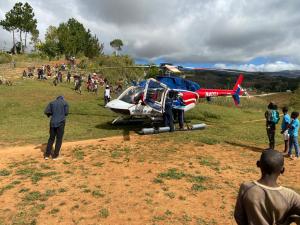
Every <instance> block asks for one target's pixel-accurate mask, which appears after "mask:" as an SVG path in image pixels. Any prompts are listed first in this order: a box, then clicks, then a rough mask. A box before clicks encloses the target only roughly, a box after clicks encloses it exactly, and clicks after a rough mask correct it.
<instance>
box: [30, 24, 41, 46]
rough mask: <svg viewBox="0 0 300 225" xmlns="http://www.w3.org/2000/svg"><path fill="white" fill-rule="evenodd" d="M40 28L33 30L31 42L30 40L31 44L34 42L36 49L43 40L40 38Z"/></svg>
mask: <svg viewBox="0 0 300 225" xmlns="http://www.w3.org/2000/svg"><path fill="white" fill-rule="evenodd" d="M39 33H40V32H39V30H37V29H36V30H33V31H32V32H31V42H30V44H32V45H33V47H34V50H36V49H37V46H38V45H39V43H40V42H41V40H40V39H39Z"/></svg>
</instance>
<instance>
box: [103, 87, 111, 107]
mask: <svg viewBox="0 0 300 225" xmlns="http://www.w3.org/2000/svg"><path fill="white" fill-rule="evenodd" d="M110 97H111V96H110V88H109V85H106V87H105V90H104V105H106V104H107V103H108V102H110Z"/></svg>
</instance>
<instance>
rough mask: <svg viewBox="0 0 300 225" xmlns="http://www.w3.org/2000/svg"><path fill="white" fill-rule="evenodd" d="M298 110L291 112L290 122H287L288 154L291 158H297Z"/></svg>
mask: <svg viewBox="0 0 300 225" xmlns="http://www.w3.org/2000/svg"><path fill="white" fill-rule="evenodd" d="M298 117H299V112H292V114H291V123H290V124H289V126H288V127H289V136H290V139H289V152H288V155H289V157H290V158H291V159H299V156H300V155H299V154H300V153H299V144H298V132H299V120H298ZM293 147H294V148H295V155H296V157H295V158H294V157H293V155H292V150H293Z"/></svg>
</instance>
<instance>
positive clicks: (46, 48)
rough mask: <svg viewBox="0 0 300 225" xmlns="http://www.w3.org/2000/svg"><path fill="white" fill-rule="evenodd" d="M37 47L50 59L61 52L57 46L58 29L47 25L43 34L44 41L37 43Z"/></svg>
mask: <svg viewBox="0 0 300 225" xmlns="http://www.w3.org/2000/svg"><path fill="white" fill-rule="evenodd" d="M38 49H39V50H40V51H41V52H43V53H45V54H46V55H47V56H48V57H49V59H50V60H51V59H52V58H54V57H56V56H57V55H59V54H60V53H61V51H60V48H59V39H58V29H57V28H56V27H55V26H49V27H48V29H47V31H46V35H45V43H42V44H41V45H39V46H38Z"/></svg>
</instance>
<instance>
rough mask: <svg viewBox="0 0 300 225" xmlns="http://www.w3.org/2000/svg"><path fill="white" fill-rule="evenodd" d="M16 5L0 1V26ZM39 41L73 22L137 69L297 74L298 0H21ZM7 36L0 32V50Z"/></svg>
mask: <svg viewBox="0 0 300 225" xmlns="http://www.w3.org/2000/svg"><path fill="white" fill-rule="evenodd" d="M16 2H19V1H16V0H0V19H3V18H4V15H5V12H7V11H9V10H10V9H11V8H12V7H13V5H14V4H15V3H16ZM21 2H25V1H21ZM27 2H28V3H29V4H30V5H31V6H32V7H33V9H34V12H35V14H36V18H37V20H38V29H39V30H40V33H41V39H43V38H44V34H45V30H46V29H47V27H48V26H49V25H55V26H58V25H59V23H61V22H65V21H67V20H68V19H69V18H71V17H74V18H76V19H77V20H78V21H79V22H81V23H83V24H84V26H85V27H86V28H89V29H90V30H91V31H92V32H93V33H95V34H96V35H97V36H98V38H99V40H100V41H101V42H103V43H104V44H105V48H104V50H105V52H107V53H110V52H111V49H110V46H109V42H110V41H111V40H113V39H115V38H120V39H122V40H123V42H124V44H125V47H124V50H123V52H124V53H126V54H130V55H131V56H133V57H134V58H135V59H136V60H137V61H138V62H145V63H147V62H160V61H165V62H171V63H174V64H182V65H202V66H209V67H211V66H215V67H218V68H238V69H244V70H250V71H255V70H261V71H276V70H282V69H300V41H299V40H298V37H300V13H299V11H300V0H286V1H282V0H209V1H208V0H68V1H61V0H48V1H44V0H27ZM9 45H11V34H10V33H8V32H7V31H5V30H3V29H2V28H0V49H2V48H4V47H5V46H9Z"/></svg>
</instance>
